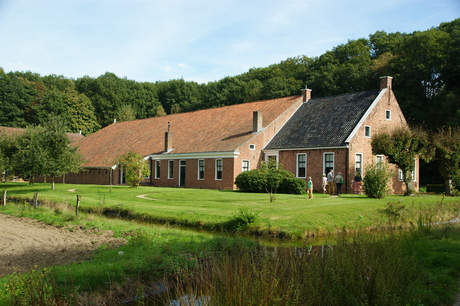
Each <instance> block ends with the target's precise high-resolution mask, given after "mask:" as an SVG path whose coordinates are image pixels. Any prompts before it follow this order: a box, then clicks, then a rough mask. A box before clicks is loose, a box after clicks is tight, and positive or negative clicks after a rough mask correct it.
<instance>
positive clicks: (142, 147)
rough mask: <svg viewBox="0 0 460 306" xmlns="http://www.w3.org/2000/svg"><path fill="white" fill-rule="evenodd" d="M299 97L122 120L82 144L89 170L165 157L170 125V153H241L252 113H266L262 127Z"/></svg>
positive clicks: (250, 132)
mask: <svg viewBox="0 0 460 306" xmlns="http://www.w3.org/2000/svg"><path fill="white" fill-rule="evenodd" d="M299 99H300V97H299V96H291V97H286V98H280V99H273V100H266V101H258V102H251V103H244V104H238V105H231V106H225V107H220V108H213V109H206V110H200V111H195V112H189V113H179V114H172V115H168V116H162V117H153V118H148V119H141V120H134V121H126V122H119V123H115V124H112V125H110V126H107V127H105V128H103V129H101V130H99V131H97V132H95V133H93V134H91V135H89V136H87V137H85V138H84V139H82V140H80V141H79V142H78V143H77V144H78V146H79V147H80V152H81V153H82V154H83V156H84V158H85V160H86V163H85V164H84V165H83V166H85V167H110V166H113V165H115V164H116V163H117V160H118V159H119V157H120V156H121V155H123V154H124V153H126V152H129V151H135V152H138V153H140V154H141V155H142V156H147V155H149V154H162V153H164V148H165V147H164V141H165V140H164V138H165V137H164V135H165V132H167V131H168V123H169V125H170V133H172V147H173V150H172V151H171V152H170V154H177V153H202V152H229V151H235V150H237V149H238V148H239V147H240V146H241V145H242V144H244V143H245V142H246V141H249V140H250V139H251V138H252V137H254V134H253V133H252V122H253V112H254V111H261V113H262V116H263V127H266V126H267V125H268V124H270V122H272V121H273V120H275V119H276V118H277V117H279V116H280V115H281V114H282V113H283V112H284V111H285V110H286V109H287V108H289V107H291V106H292V105H294V104H295V103H296V102H297V101H298V100H299Z"/></svg>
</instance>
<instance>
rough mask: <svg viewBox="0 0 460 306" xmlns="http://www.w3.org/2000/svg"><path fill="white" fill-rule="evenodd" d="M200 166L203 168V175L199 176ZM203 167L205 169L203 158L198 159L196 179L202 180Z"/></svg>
mask: <svg viewBox="0 0 460 306" xmlns="http://www.w3.org/2000/svg"><path fill="white" fill-rule="evenodd" d="M201 162H202V163H203V164H202V165H201ZM201 168H203V176H202V177H201V176H200V174H201ZM204 169H205V161H204V159H199V160H198V173H197V175H198V177H197V179H198V180H204Z"/></svg>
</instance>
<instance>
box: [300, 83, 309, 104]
mask: <svg viewBox="0 0 460 306" xmlns="http://www.w3.org/2000/svg"><path fill="white" fill-rule="evenodd" d="M301 92H302V101H303V102H307V101H308V100H310V99H311V89H308V88H307V86H305V89H302V90H301Z"/></svg>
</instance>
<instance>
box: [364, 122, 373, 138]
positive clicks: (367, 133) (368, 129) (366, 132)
mask: <svg viewBox="0 0 460 306" xmlns="http://www.w3.org/2000/svg"><path fill="white" fill-rule="evenodd" d="M371 135H372V133H371V126H370V125H365V126H364V137H366V138H371Z"/></svg>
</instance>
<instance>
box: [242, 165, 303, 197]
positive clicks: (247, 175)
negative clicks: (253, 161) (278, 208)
mask: <svg viewBox="0 0 460 306" xmlns="http://www.w3.org/2000/svg"><path fill="white" fill-rule="evenodd" d="M277 172H278V175H280V176H281V182H280V185H279V187H278V192H279V193H288V194H304V193H305V181H304V180H302V179H299V178H296V177H295V176H294V174H292V173H291V172H289V171H287V170H283V169H278V170H277ZM263 175H264V174H263V173H262V171H260V169H254V170H250V171H245V172H241V173H240V174H239V175H238V176H237V177H236V179H235V184H236V186H237V187H238V189H239V190H240V191H243V192H256V193H264V192H267V190H266V188H265V181H266V180H265V179H264V177H263Z"/></svg>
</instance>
